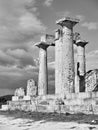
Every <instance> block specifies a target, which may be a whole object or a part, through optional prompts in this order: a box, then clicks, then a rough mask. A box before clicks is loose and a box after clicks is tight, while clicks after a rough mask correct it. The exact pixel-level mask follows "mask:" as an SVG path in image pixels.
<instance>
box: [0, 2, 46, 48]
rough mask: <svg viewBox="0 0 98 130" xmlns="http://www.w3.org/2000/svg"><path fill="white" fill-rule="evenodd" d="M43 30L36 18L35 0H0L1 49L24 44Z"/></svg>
mask: <svg viewBox="0 0 98 130" xmlns="http://www.w3.org/2000/svg"><path fill="white" fill-rule="evenodd" d="M30 10H32V11H30ZM45 29H46V27H45V26H44V25H43V23H42V22H41V20H40V19H39V18H38V12H37V8H36V6H35V0H21V1H20V0H9V1H7V0H0V44H1V47H5V46H13V44H19V46H20V44H23V43H24V44H26V42H29V41H31V40H32V39H33V38H34V37H35V36H36V35H38V34H41V33H42V32H43V31H45ZM16 46H17V45H16Z"/></svg>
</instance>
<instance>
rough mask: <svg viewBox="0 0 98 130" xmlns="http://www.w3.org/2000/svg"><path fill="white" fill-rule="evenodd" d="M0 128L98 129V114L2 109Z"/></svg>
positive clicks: (31, 129) (13, 129)
mask: <svg viewBox="0 0 98 130" xmlns="http://www.w3.org/2000/svg"><path fill="white" fill-rule="evenodd" d="M0 130H98V115H84V114H82V113H80V114H73V115H71V114H69V113H66V114H57V113H49V114H48V113H36V112H33V113H31V112H23V111H21V112H20V111H7V112H3V111H0Z"/></svg>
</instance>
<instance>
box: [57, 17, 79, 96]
mask: <svg viewBox="0 0 98 130" xmlns="http://www.w3.org/2000/svg"><path fill="white" fill-rule="evenodd" d="M78 22H79V20H78V19H72V18H69V17H66V18H64V19H60V20H59V21H57V24H58V25H60V26H62V36H60V38H61V40H60V39H59V40H60V42H59V41H58V42H57V41H56V43H55V46H56V47H55V48H56V49H55V53H56V57H55V59H56V63H55V64H58V62H59V63H60V65H59V66H58V65H56V67H55V69H56V75H55V80H56V82H55V89H56V94H61V95H66V94H67V93H73V92H74V80H75V74H74V73H75V72H74V50H73V26H75V24H77V23H78ZM58 44H59V45H58ZM57 46H58V47H59V49H58V47H57ZM57 71H58V73H57ZM59 75H60V76H59ZM59 78H60V79H59ZM58 79H59V80H60V81H61V82H60V84H58ZM60 88H61V89H60Z"/></svg>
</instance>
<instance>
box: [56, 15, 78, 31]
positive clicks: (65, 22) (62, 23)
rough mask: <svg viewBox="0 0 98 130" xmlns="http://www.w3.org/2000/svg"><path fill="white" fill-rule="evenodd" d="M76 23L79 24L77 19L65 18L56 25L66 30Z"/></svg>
mask: <svg viewBox="0 0 98 130" xmlns="http://www.w3.org/2000/svg"><path fill="white" fill-rule="evenodd" d="M77 23H79V19H75V18H70V17H65V18H62V19H60V20H58V21H56V24H58V25H60V26H62V27H64V26H66V27H68V28H72V27H73V26H75V25H76V24H77Z"/></svg>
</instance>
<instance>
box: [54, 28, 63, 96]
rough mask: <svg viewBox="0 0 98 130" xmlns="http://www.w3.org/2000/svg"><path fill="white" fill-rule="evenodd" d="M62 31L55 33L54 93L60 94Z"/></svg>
mask: <svg viewBox="0 0 98 130" xmlns="http://www.w3.org/2000/svg"><path fill="white" fill-rule="evenodd" d="M61 64H62V30H60V29H58V30H56V32H55V93H56V94H60V93H62V91H61V90H62V89H61V85H62V67H61Z"/></svg>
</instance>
